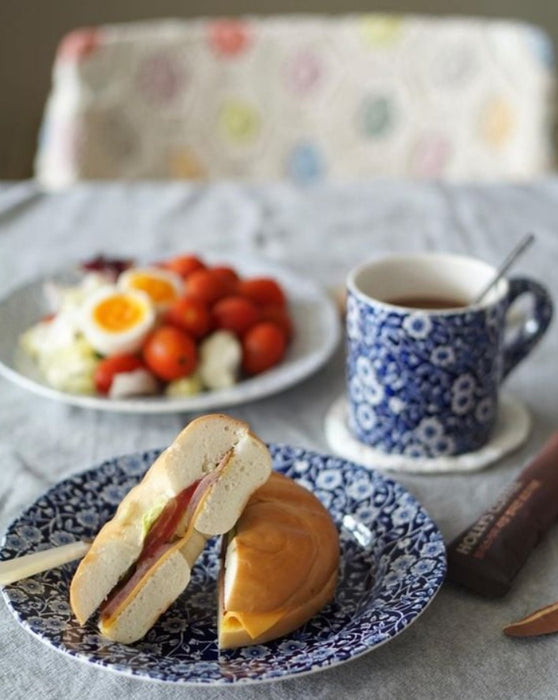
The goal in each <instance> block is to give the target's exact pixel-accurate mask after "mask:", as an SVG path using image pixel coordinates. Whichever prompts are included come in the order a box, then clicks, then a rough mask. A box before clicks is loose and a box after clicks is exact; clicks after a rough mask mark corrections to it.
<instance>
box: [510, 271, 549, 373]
mask: <svg viewBox="0 0 558 700" xmlns="http://www.w3.org/2000/svg"><path fill="white" fill-rule="evenodd" d="M508 282H509V292H508V308H509V306H510V305H511V304H512V303H513V302H514V301H515V300H516V299H517V298H518V297H520V296H522V295H523V294H531V295H532V296H533V300H534V307H533V311H532V312H531V313H530V314H529V316H528V317H527V318H526V319H525V321H524V322H523V325H522V327H521V328H520V330H519V333H518V334H517V337H516V338H514V340H513V341H512V342H510V343H506V344H505V345H504V363H503V370H502V379H504V378H505V377H507V376H508V374H509V373H510V372H511V371H512V369H515V367H516V366H517V365H518V364H519V363H520V362H521V360H524V359H525V358H526V357H527V355H528V354H529V353H530V352H531V350H533V348H534V347H535V345H536V344H537V343H538V342H539V340H540V339H541V338H542V336H543V335H544V334H545V332H546V329H547V328H548V326H549V324H550V321H551V320H552V312H553V304H552V298H551V296H550V294H549V292H548V290H547V289H546V288H545V287H543V286H542V284H539V283H538V282H535V281H534V280H532V279H529V278H528V277H513V278H512V279H510V280H508Z"/></svg>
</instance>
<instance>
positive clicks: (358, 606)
mask: <svg viewBox="0 0 558 700" xmlns="http://www.w3.org/2000/svg"><path fill="white" fill-rule="evenodd" d="M269 447H270V450H271V453H272V456H273V462H274V468H275V469H276V470H278V471H281V472H283V473H286V474H287V475H288V476H291V477H292V478H294V479H295V480H297V481H298V482H299V483H301V484H302V485H303V486H305V487H307V488H310V489H311V490H312V491H313V492H314V493H315V494H316V495H317V496H318V498H320V500H321V501H322V502H323V503H324V505H326V507H328V509H329V511H330V513H331V514H332V517H333V519H334V521H335V523H336V524H337V526H338V528H339V530H340V542H341V565H340V577H339V583H338V586H337V590H336V593H335V598H334V600H333V601H332V603H330V604H329V605H328V606H326V607H325V608H324V610H322V611H321V613H320V614H318V615H317V616H315V617H314V618H313V619H312V620H310V621H309V622H308V623H306V625H304V626H303V627H302V628H300V629H299V630H297V631H295V632H294V633H292V634H291V635H289V636H287V637H283V638H281V639H279V640H276V641H274V642H270V643H268V644H265V645H257V646H254V647H246V648H244V649H240V650H232V651H221V652H219V650H218V649H217V645H216V620H215V617H214V610H215V608H216V606H215V601H214V598H215V590H216V589H215V579H216V571H217V566H218V549H219V547H218V542H217V540H214V541H212V542H210V544H209V547H208V548H207V549H206V551H205V552H204V553H203V554H202V557H201V558H200V560H198V563H197V564H196V566H195V567H194V569H193V572H192V581H191V583H190V585H189V587H188V589H187V590H186V592H185V593H184V594H183V595H182V596H181V597H180V598H179V600H178V601H177V602H176V603H175V604H174V605H173V606H172V607H171V608H170V609H169V610H168V611H167V613H165V615H163V617H162V618H161V619H160V620H159V622H158V623H157V624H156V625H155V627H154V628H153V629H152V630H151V631H150V632H149V633H148V635H147V636H146V638H145V639H144V640H143V641H142V642H139V643H137V644H135V645H129V646H126V645H120V644H115V643H113V642H109V641H108V640H104V639H103V638H102V637H100V635H99V634H98V633H97V631H96V627H95V623H94V621H92V622H88V623H86V625H85V626H84V627H80V626H79V625H78V623H77V621H76V620H75V619H74V618H73V616H72V614H71V611H70V609H69V605H68V587H69V582H70V580H71V576H72V575H73V571H74V570H75V567H76V564H75V563H74V564H67V565H65V566H63V567H59V568H58V569H53V570H51V571H48V572H45V573H43V574H39V575H37V576H35V577H32V578H29V579H25V580H23V581H20V582H17V583H15V584H12V585H10V586H6V587H5V588H4V589H3V591H2V593H3V597H4V599H5V601H6V603H7V605H8V608H9V609H10V611H11V612H12V614H13V615H14V617H15V618H16V620H17V621H18V622H19V623H20V624H21V625H22V627H23V628H24V629H26V630H27V631H28V632H30V633H31V634H32V635H33V636H35V637H36V638H38V639H39V640H40V641H41V642H43V643H45V644H47V645H48V646H51V647H52V648H54V649H55V650H57V651H58V652H61V653H63V654H65V655H67V656H71V657H73V658H75V659H77V660H80V661H82V662H85V663H87V664H89V665H94V666H98V667H99V666H100V667H102V668H105V669H107V670H110V671H113V672H118V673H121V674H125V675H127V676H133V677H135V678H140V679H144V680H153V681H162V682H167V683H178V684H190V685H228V684H232V683H234V684H247V683H261V682H271V681H275V680H282V679H287V678H294V677H300V676H303V675H307V674H310V673H315V672H319V671H321V670H325V669H327V668H331V667H333V666H337V665H339V664H342V663H345V662H347V661H350V660H352V659H355V658H357V657H359V656H362V655H363V654H365V653H367V652H369V651H371V650H372V649H374V648H377V647H379V646H380V645H383V644H385V643H387V642H388V641H390V640H391V639H393V638H394V637H395V636H397V635H399V634H400V633H401V632H403V631H404V630H405V629H406V628H407V627H408V626H409V625H410V624H412V623H413V622H414V621H415V620H416V619H417V618H418V616H419V615H420V614H422V612H424V610H425V609H426V607H427V606H428V605H429V604H430V603H431V602H432V600H433V599H434V597H435V595H436V594H437V592H438V590H439V588H440V586H441V585H442V583H443V580H444V577H445V573H446V555H445V547H444V543H443V539H442V536H441V533H440V532H439V530H438V528H437V526H436V524H435V523H434V522H433V521H432V520H431V518H430V516H429V515H428V513H427V512H426V510H425V509H424V508H423V506H422V505H421V504H420V503H419V502H418V501H417V500H416V499H415V498H414V497H413V496H412V495H411V494H410V493H408V492H407V491H406V489H405V488H404V487H403V486H402V485H401V484H399V483H398V482H397V481H395V480H393V479H391V478H389V477H386V476H385V475H384V474H381V473H379V472H377V471H375V470H370V468H367V467H364V466H362V465H358V464H355V463H354V462H350V461H348V460H345V459H342V458H339V457H334V456H330V455H326V454H321V453H318V452H314V451H312V450H308V449H305V448H299V447H291V446H289V445H281V444H271V445H270V446H269ZM159 452H160V450H149V451H147V452H142V453H134V454H130V455H122V456H119V457H114V458H112V459H109V460H107V461H105V462H103V463H102V464H100V465H98V466H95V467H93V468H91V469H89V470H87V471H84V472H80V473H78V474H74V475H72V476H69V477H68V478H66V479H64V480H62V481H60V482H58V483H57V484H56V485H54V486H53V487H51V488H50V489H49V490H48V491H46V492H45V493H44V494H43V495H42V496H40V497H39V498H38V499H37V500H36V501H35V503H33V504H32V505H31V506H30V507H29V508H28V509H27V510H26V511H25V512H24V513H22V514H21V515H20V516H19V517H18V518H17V519H16V520H14V521H13V522H12V524H11V525H10V526H9V527H8V529H7V531H6V534H5V536H4V539H3V543H2V549H1V550H0V560H2V559H7V558H11V557H13V556H17V555H21V554H25V553H28V552H31V551H36V550H37V549H41V548H46V547H50V546H53V545H55V544H63V543H65V542H68V541H72V540H75V539H81V538H83V537H91V536H92V535H94V534H95V532H96V531H97V530H98V528H99V527H100V525H101V524H102V522H104V521H105V520H106V519H108V517H110V515H111V513H112V512H113V511H114V510H115V508H116V505H117V504H118V502H119V501H120V499H121V498H122V496H123V495H124V493H125V492H126V491H127V490H128V489H129V488H130V487H131V486H132V485H133V484H134V483H136V482H137V481H138V480H139V479H140V478H141V476H142V474H143V473H144V471H145V470H146V469H147V467H149V465H150V464H151V463H152V461H153V460H154V459H155V457H156V456H157V454H159ZM72 499H73V500H72ZM348 513H350V514H352V515H353V517H354V518H355V519H356V520H357V522H359V523H361V524H362V525H363V527H364V528H365V529H367V531H369V532H370V533H371V534H372V536H373V541H372V543H371V544H370V545H364V544H363V543H362V541H358V539H357V537H355V534H354V532H351V531H349V530H347V529H346V528H345V527H344V526H343V524H342V523H343V517H344V516H345V515H346V514H348Z"/></svg>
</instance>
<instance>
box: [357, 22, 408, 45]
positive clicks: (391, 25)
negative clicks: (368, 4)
mask: <svg viewBox="0 0 558 700" xmlns="http://www.w3.org/2000/svg"><path fill="white" fill-rule="evenodd" d="M403 26H404V21H403V19H402V18H401V17H397V16H396V15H387V14H385V15H382V14H374V15H365V16H364V17H362V18H361V19H360V20H359V23H358V30H359V33H360V36H361V37H362V39H363V41H364V43H366V44H368V45H369V46H371V47H375V48H377V47H381V46H389V45H390V44H393V43H394V42H396V41H398V40H399V39H400V38H401V36H402V30H403Z"/></svg>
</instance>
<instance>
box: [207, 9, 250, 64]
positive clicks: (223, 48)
mask: <svg viewBox="0 0 558 700" xmlns="http://www.w3.org/2000/svg"><path fill="white" fill-rule="evenodd" d="M208 39H209V45H210V46H211V48H212V49H213V50H214V51H215V53H217V54H218V55H220V56H223V57H225V58H235V57H236V56H240V55H241V54H243V53H244V52H245V51H246V49H247V47H248V46H249V44H250V42H251V36H250V30H249V28H248V25H247V24H246V23H245V22H243V21H241V20H236V19H219V20H216V21H215V22H211V23H210V25H209V37H208Z"/></svg>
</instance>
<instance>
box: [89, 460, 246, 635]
mask: <svg viewBox="0 0 558 700" xmlns="http://www.w3.org/2000/svg"><path fill="white" fill-rule="evenodd" d="M232 453H233V450H232V449H231V450H229V451H228V452H227V453H226V454H225V455H224V457H223V459H222V460H221V461H220V462H219V465H218V466H217V467H216V469H214V470H213V471H211V472H209V474H207V475H206V476H204V477H203V478H202V479H200V480H199V481H195V482H194V483H193V484H191V485H190V486H189V487H188V488H186V489H184V491H181V492H180V493H179V494H178V496H175V497H174V498H172V499H171V500H170V501H169V502H168V503H167V504H166V506H165V507H164V508H163V511H162V512H161V514H160V515H159V517H158V518H157V520H156V521H155V523H154V524H153V525H152V527H151V529H150V530H149V532H148V534H147V537H146V538H145V541H144V544H143V549H142V551H141V554H140V556H139V557H138V559H137V561H136V563H135V564H134V566H133V567H132V568H131V569H130V571H129V572H128V574H127V575H126V576H125V577H124V578H123V579H122V581H121V582H120V583H119V584H118V585H117V586H116V588H114V589H113V590H112V591H111V593H110V594H109V595H108V597H107V598H106V600H105V602H104V603H103V605H102V606H101V608H100V614H101V617H102V618H103V620H105V621H106V620H108V619H109V618H111V617H112V616H113V615H115V614H117V613H118V610H119V608H120V607H121V605H122V604H123V603H124V601H125V600H126V599H127V598H128V597H129V596H131V595H132V594H133V591H134V589H135V588H136V587H137V585H138V584H139V583H140V581H141V580H142V579H143V578H144V577H145V576H147V575H148V574H149V572H150V571H151V569H153V568H154V567H155V566H157V565H158V564H159V562H160V561H161V559H162V558H163V557H164V556H165V554H166V553H167V552H170V551H171V550H172V549H174V548H175V547H176V545H177V543H178V542H181V541H182V540H186V539H187V538H188V535H189V530H190V525H191V523H192V521H193V519H194V516H195V514H196V511H197V509H198V507H199V506H200V505H201V503H202V501H203V500H204V498H205V496H206V495H207V494H208V492H209V490H210V489H211V486H212V485H213V484H214V483H215V482H216V481H217V479H218V478H219V475H220V474H221V473H222V471H223V470H224V469H225V467H226V465H227V464H228V462H229V460H230V458H231V456H232ZM177 532H178V533H185V534H183V536H182V537H180V538H175V534H176V533H177Z"/></svg>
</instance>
